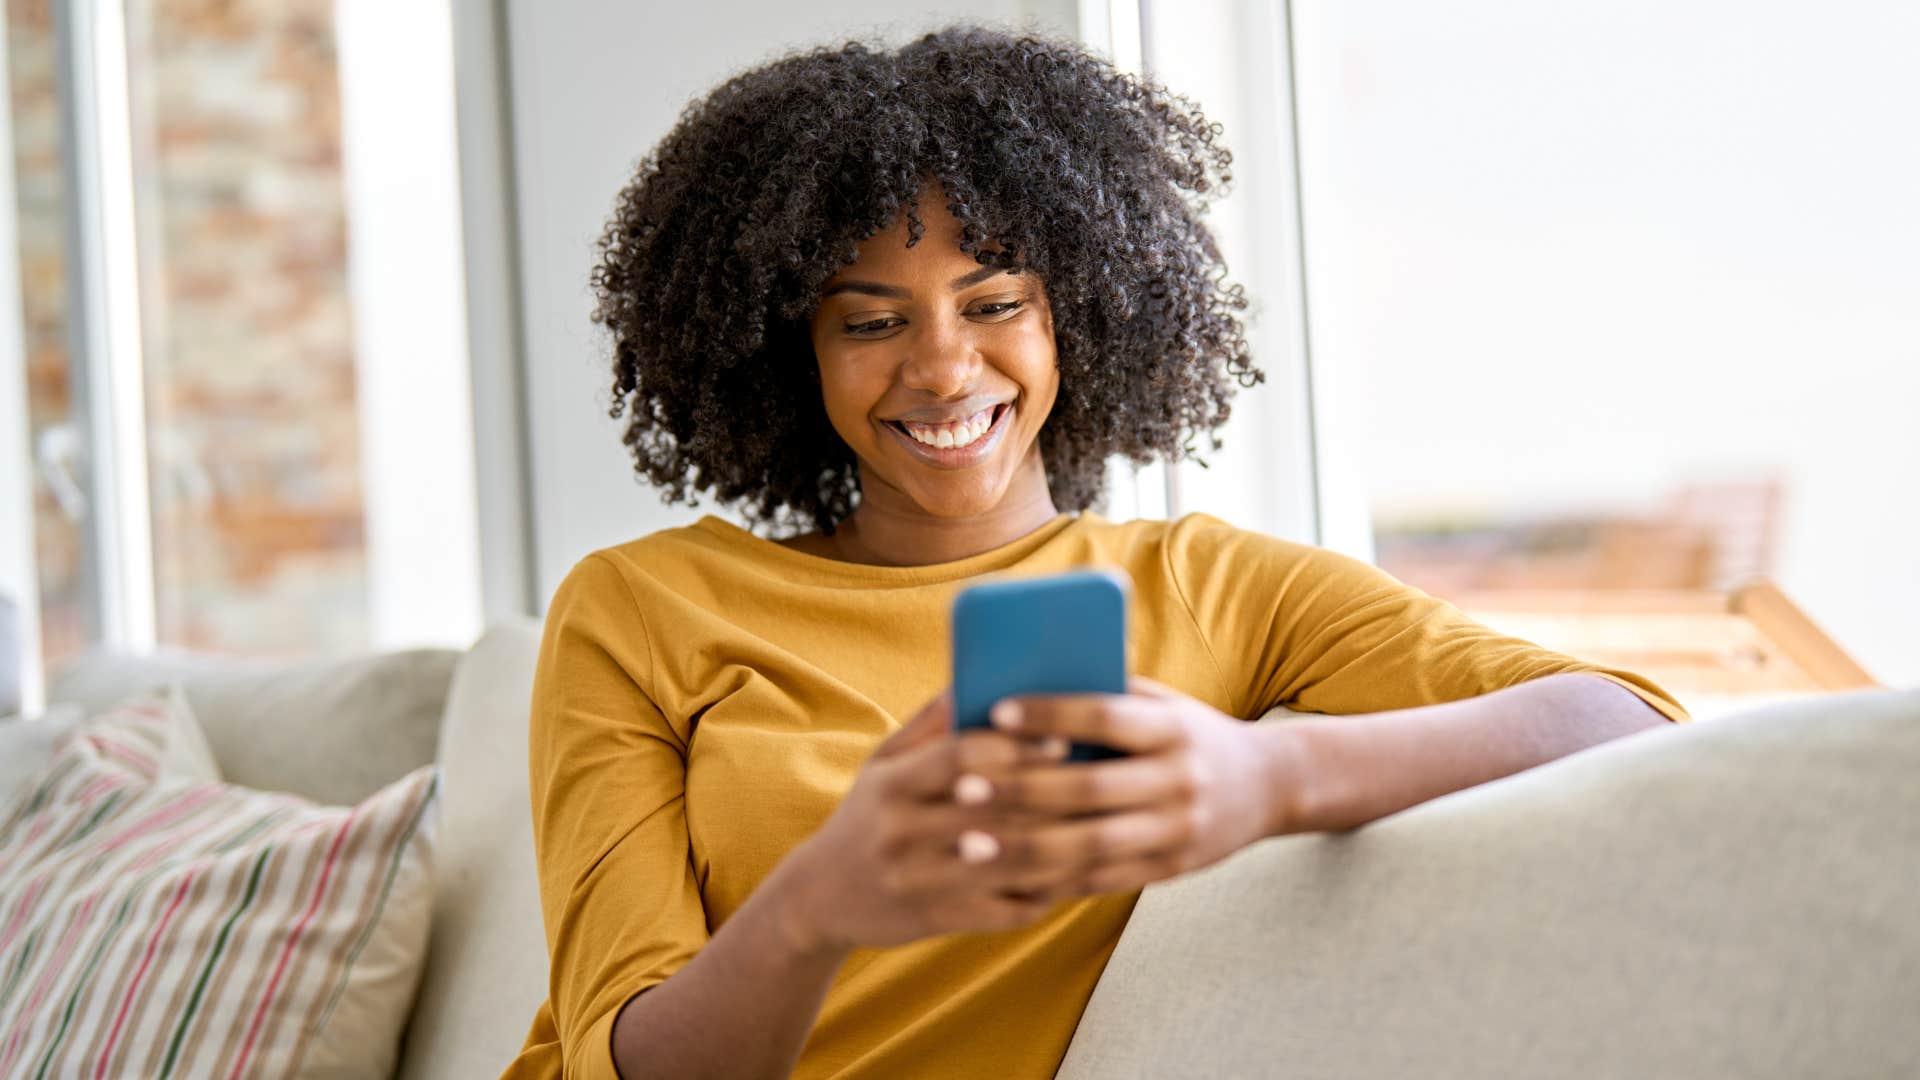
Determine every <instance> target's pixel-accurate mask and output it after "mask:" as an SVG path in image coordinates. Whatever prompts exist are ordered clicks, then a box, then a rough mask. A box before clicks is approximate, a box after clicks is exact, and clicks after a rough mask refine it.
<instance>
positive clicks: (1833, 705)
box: [1059, 691, 1920, 1080]
mask: <svg viewBox="0 0 1920 1080" xmlns="http://www.w3.org/2000/svg"><path fill="white" fill-rule="evenodd" d="M1916 777H1920V691H1893V692H1887V691H1875V692H1867V693H1860V694H1850V695H1846V696H1836V697H1826V698H1822V699H1818V700H1814V701H1808V702H1801V703H1795V704H1791V705H1783V706H1775V707H1771V708H1768V709H1764V710H1761V711H1759V712H1756V713H1747V714H1741V715H1736V716H1729V717H1725V718H1722V719H1718V720H1715V721H1713V722H1711V723H1705V724H1697V725H1689V726H1686V727H1680V728H1671V729H1668V728H1662V729H1656V730H1653V731H1649V732H1644V733H1641V734H1638V735H1634V736H1631V737H1629V738H1626V739H1622V740H1619V741H1616V742H1613V743H1609V744H1605V745H1602V746H1599V747H1595V748H1592V749H1590V750H1587V751H1583V752H1581V753H1579V754H1575V755H1573V756H1571V757H1568V758H1565V759H1563V760H1561V761H1558V762H1554V763H1552V764H1549V765H1546V766H1543V767H1540V768H1537V769H1534V770H1530V771H1528V772H1525V773H1521V774H1519V775H1517V776H1513V777H1509V778H1507V779H1506V780H1503V781H1499V782H1496V783H1493V784H1488V785H1484V786H1482V787H1479V788H1474V789H1469V790H1468V791H1464V792H1459V793H1456V794H1454V795H1451V796H1448V797H1446V798H1444V799H1440V800H1437V801H1435V802H1432V803H1428V804H1426V805H1424V806H1421V807H1416V808H1414V809H1412V810H1409V811H1407V812H1404V813H1402V814H1399V815H1395V816H1393V817H1390V818H1387V819H1384V820H1382V821H1379V822H1376V823H1374V824H1372V825H1369V826H1366V827H1365V828H1362V829H1360V830H1357V831H1355V832H1352V833H1348V834H1344V835H1324V834H1322V835H1308V836H1294V837H1283V838H1278V839H1275V840H1270V841H1266V842H1264V843H1262V844H1259V845H1256V846H1254V847H1252V848H1249V849H1248V850H1246V851H1244V852H1242V853H1240V854H1239V855H1236V856H1234V857H1233V858H1231V859H1229V860H1227V861H1225V862H1223V863H1221V864H1219V865H1217V866H1215V867H1212V868H1209V869H1208V870H1206V871H1203V872H1201V873H1198V874H1194V875H1190V876H1188V877H1186V878H1183V879H1180V880H1177V881H1171V882H1167V883H1164V884H1161V885H1156V886H1154V887H1152V888H1150V889H1148V890H1146V892H1145V893H1144V894H1143V895H1142V897H1141V900H1140V903H1139V906H1138V907H1137V908H1136V909H1135V911H1134V914H1133V917H1132V919H1131V921H1130V922H1129V924H1128V927H1127V930H1126V933H1125V935H1124V936H1123V937H1122V938H1121V941H1120V945H1119V947H1118V949H1116V950H1115V952H1114V955H1113V957H1112V960H1111V961H1110V962H1109V964H1108V966H1107V970H1106V973H1105V974H1104V975H1103V976H1102V978H1101V980H1100V984H1099V986H1098V987H1097V988H1096V990H1095V993H1094V995H1093V998H1092V1000H1091V1002H1089V1004H1088V1006H1087V1010H1086V1013H1085V1014H1084V1016H1083V1017H1082V1019H1081V1022H1080V1027H1079V1030H1078V1031H1077V1032H1076V1034H1075V1036H1074V1040H1073V1044H1072V1047H1071V1048H1070V1050H1069V1052H1068V1054H1067V1057H1066V1060H1065V1062H1064V1063H1063V1065H1062V1067H1061V1070H1060V1073H1059V1075H1060V1076H1061V1077H1063V1078H1067V1080H1075V1078H1088V1077H1106V1076H1169V1077H1179V1076H1207V1077H1213V1076H1279V1075H1287V1076H1313V1077H1385V1076H1416V1075H1417V1076H1424V1077H1483V1076H1521V1075H1528V1076H1548V1075H1551V1076H1576V1075H1577V1076H1689V1077H1710V1076H1742V1077H1798V1076H1815V1075H1819V1076H1841V1075H1846V1076H1892V1075H1908V1074H1911V1072H1912V1070H1913V1068H1914V1064H1915V1062H1920V1027H1916V1026H1915V1025H1913V1023H1912V1018H1913V1017H1912V1014H1913V1007H1914V1002H1916V1001H1920V902H1916V898H1917V897H1920V783H1916V781H1915V778H1916Z"/></svg>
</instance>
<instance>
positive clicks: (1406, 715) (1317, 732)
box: [1257, 674, 1666, 832]
mask: <svg viewBox="0 0 1920 1080" xmlns="http://www.w3.org/2000/svg"><path fill="white" fill-rule="evenodd" d="M1665 722H1666V720H1665V718H1664V717H1662V716H1661V715H1660V714H1659V713H1657V712H1655V711H1654V710H1653V709H1652V708H1651V707H1650V706H1648V705H1647V704H1646V703H1645V702H1643V701H1641V700H1640V698H1639V697H1637V696H1635V695H1634V694H1633V692H1632V691H1629V690H1627V689H1626V688H1624V687H1622V686H1620V685H1618V684H1617V683H1614V682H1611V681H1609V680H1607V679H1603V678H1600V677H1599V676H1596V675H1586V674H1567V675H1551V676H1548V677H1546V678H1542V679H1535V680H1533V681H1531V682H1526V683H1522V684H1520V685H1519V686H1510V687H1508V688H1507V689H1505V690H1499V691H1495V692H1494V693H1491V694H1486V695H1483V696H1481V697H1476V698H1467V699H1465V700H1462V701H1450V702H1447V703H1446V704H1444V705H1429V706H1426V707H1424V708H1418V709H1400V710H1396V711H1394V712H1385V713H1374V714H1372V715H1370V716H1342V717H1311V718H1306V719H1300V720H1289V721H1287V722H1286V723H1283V724H1275V725H1261V727H1260V728H1259V729H1257V730H1258V732H1259V736H1260V738H1261V739H1262V740H1263V742H1264V745H1265V747H1266V749H1267V752H1268V761H1269V763H1270V766H1271V768H1270V775H1271V776H1272V777H1273V783H1272V785H1271V788H1272V791H1273V804H1274V805H1273V815H1272V828H1271V829H1270V830H1269V831H1270V832H1317V831H1322V830H1339V829H1351V828H1355V827H1357V826H1360V825H1364V824H1366V823H1367V822H1369V821H1373V820H1375V819H1377V818H1382V817H1385V816H1387V815H1388V814H1392V813H1397V812H1399V811H1401V810H1405V809H1406V808H1407V807H1410V806H1414V805H1417V804H1419V803H1423V802H1425V801H1427V800H1428V799H1434V798H1438V797H1439V796H1441V795H1445V794H1448V793H1449V792H1454V791H1459V790H1461V789H1462V788H1468V787H1472V786H1474V785H1475V784H1482V783H1485V782H1487V781H1489V780H1495V779H1498V778H1500V777H1502V776H1507V775H1510V774H1512V773H1517V772H1519V771H1521V770H1523V769H1530V768H1532V767H1533V766H1535V765H1539V764H1542V763H1544V762H1548V761H1552V760H1554V759H1555V758H1559V757H1563V756H1565V755H1567V754H1571V753H1573V752H1574V751H1576V750H1583V749H1585V748H1587V747H1589V746H1593V745H1595V744H1597V743H1602V742H1605V741H1607V740H1609V739H1614V738H1618V737H1619V736H1621V735H1629V734H1632V733H1633V732H1636V731H1640V730H1643V729H1645V728H1649V727H1657V726H1659V725H1661V724H1664V723H1665Z"/></svg>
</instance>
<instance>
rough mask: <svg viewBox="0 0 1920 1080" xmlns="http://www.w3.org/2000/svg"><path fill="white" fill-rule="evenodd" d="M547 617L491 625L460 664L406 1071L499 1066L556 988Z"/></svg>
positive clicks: (456, 1077)
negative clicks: (533, 799)
mask: <svg viewBox="0 0 1920 1080" xmlns="http://www.w3.org/2000/svg"><path fill="white" fill-rule="evenodd" d="M539 649H540V624H539V623H538V622H536V621H533V620H530V619H529V620H522V621H517V622H512V623H504V624H501V625H498V626H495V627H493V628H492V629H490V630H488V631H487V633H486V636H484V637H482V638H481V639H480V642H479V644H477V645H475V646H474V647H473V651H472V652H471V653H469V654H468V655H467V656H466V658H465V659H463V660H462V661H461V662H460V666H459V668H458V669H457V670H456V671H455V672H454V677H453V688H452V690H451V692H450V693H449V694H448V696H447V714H446V720H445V723H444V725H443V726H442V729H441V741H440V755H439V756H440V764H441V768H442V769H443V771H444V773H445V777H446V793H445V803H444V805H445V808H446V822H445V830H444V832H443V834H442V837H441V841H440V847H439V867H440V890H439V895H438V898H437V900H436V902H435V907H434V913H433V937H432V941H431V943H430V944H429V946H428V949H427V971H426V976H425V980H424V981H423V982H422V984H421V988H420V997H419V1000H418V1001H417V1002H416V1003H415V1005H414V1010H413V1018H412V1021H411V1023H410V1026H409V1028H408V1030H407V1037H406V1048H405V1051H404V1054H403V1057H402V1061H401V1068H400V1072H399V1077H400V1080H468V1078H470V1077H476V1076H498V1075H499V1074H500V1071H501V1070H502V1069H504V1068H506V1066H507V1062H509V1061H511V1060H513V1055H514V1054H515V1053H516V1052H517V1051H518V1050H519V1049H520V1044H521V1042H522V1041H523V1040H524V1039H525V1038H526V1033H527V1027H528V1025H529V1024H530V1023H531V1022H532V1021H533V1016H534V1013H535V1012H536V1011H538V1009H539V1007H540V1003H541V1002H542V1001H543V1000H545V998H546V993H547V942H546V936H545V933H544V931H543V930H542V929H541V923H540V891H539V884H538V882H539V878H538V877H537V876H536V873H535V868H534V861H533V815H532V811H531V810H530V808H529V805H528V795H527V709H528V705H529V702H530V700H531V698H532V694H533V668H534V662H535V660H536V659H537V657H538V654H539Z"/></svg>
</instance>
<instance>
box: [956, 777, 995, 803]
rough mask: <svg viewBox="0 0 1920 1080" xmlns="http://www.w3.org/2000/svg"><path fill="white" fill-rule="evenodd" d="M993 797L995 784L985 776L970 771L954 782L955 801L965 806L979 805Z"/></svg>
mask: <svg viewBox="0 0 1920 1080" xmlns="http://www.w3.org/2000/svg"><path fill="white" fill-rule="evenodd" d="M991 798H993V785H992V784H990V783H988V782H987V778H986V777H984V776H975V775H973V774H972V773H968V774H967V775H965V776H962V777H961V778H960V779H958V780H956V781H954V782H953V801H954V802H957V803H960V804H961V805H963V806H978V805H980V804H981V803H983V802H986V801H987V800H988V799H991Z"/></svg>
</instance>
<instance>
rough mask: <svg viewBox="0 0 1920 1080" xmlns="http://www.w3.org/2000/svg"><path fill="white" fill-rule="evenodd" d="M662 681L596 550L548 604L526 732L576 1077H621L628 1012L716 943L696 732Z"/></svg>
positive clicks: (557, 990) (552, 948)
mask: <svg viewBox="0 0 1920 1080" xmlns="http://www.w3.org/2000/svg"><path fill="white" fill-rule="evenodd" d="M653 685H654V684H653V654H652V647H651V642H650V641H649V640H648V636H647V631H646V626H645V623H644V621H643V618H642V615H641V612H640V609H639V606H638V604H637V603H636V602H635V600H634V597H633V593H632V590H631V589H630V587H629V586H628V584H627V582H626V581H625V580H624V579H623V578H622V577H621V576H620V574H619V572H618V571H617V570H616V569H615V568H614V567H613V566H612V565H611V564H610V563H608V562H607V561H606V560H605V559H604V557H602V556H599V555H590V556H588V557H587V558H586V559H584V560H582V561H581V562H580V563H579V564H578V565H576V566H575V567H574V568H573V570H572V572H570V573H569V574H568V575H567V577H566V580H565V581H563V582H562V583H561V585H560V588H559V589H558V591H557V592H556V593H555V595H554V598H553V603H552V605H551V606H550V608H549V609H548V614H547V621H546V630H545V633H544V635H543V638H542V642H541V646H540V658H539V664H538V667H537V669H536V671H535V675H534V684H533V701H532V710H531V718H530V729H529V732H528V737H529V743H528V753H529V770H530V774H529V783H530V791H531V795H532V803H533V838H534V854H535V859H536V861H537V863H538V868H539V877H540V905H541V912H542V916H543V918H544V921H545V924H546V935H547V952H548V957H549V959H550V961H551V964H552V967H551V972H550V977H549V986H548V1002H549V1005H550V1007H551V1009H552V1012H553V1020H554V1026H555V1028H556V1029H557V1030H556V1034H557V1036H558V1038H559V1041H560V1046H561V1056H562V1060H563V1062H564V1066H565V1075H566V1076H568V1077H569V1078H572V1077H580V1078H593V1080H617V1078H618V1074H617V1073H616V1071H615V1070H614V1066H613V1060H612V1053H611V1045H610V1037H611V1034H612V1029H613V1021H614V1017H615V1016H616V1015H617V1014H618V1012H619V1010H620V1007H621V1005H622V1004H624V1003H625V1002H626V1001H627V999H628V998H630V997H631V996H633V994H635V993H637V992H638V991H640V990H644V989H646V988H648V987H651V986H654V985H656V984H658V983H661V982H663V981H665V980H666V978H667V977H668V976H670V975H672V974H673V973H674V972H675V971H678V970H679V969H680V968H681V967H683V966H684V965H685V964H686V963H687V962H688V961H689V960H691V959H692V958H693V956H694V954H695V953H697V952H698V951H699V950H700V948H701V947H702V946H704V945H705V944H706V941H707V923H706V913H705V911H704V909H703V907H702V904H701V899H700V889H699V883H698V881H697V880H696V879H695V876H694V872H693V868H692V863H691V859H690V854H689V842H688V837H687V822H686V805H685V794H686V753H687V732H686V731H684V730H682V729H681V728H680V727H678V726H676V724H675V723H674V722H673V721H671V720H669V718H668V717H667V716H666V715H664V714H663V713H662V711H661V709H660V708H659V707H658V706H657V705H656V704H655V699H654V697H653V695H652V693H651V692H650V691H651V688H652V686H653Z"/></svg>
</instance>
